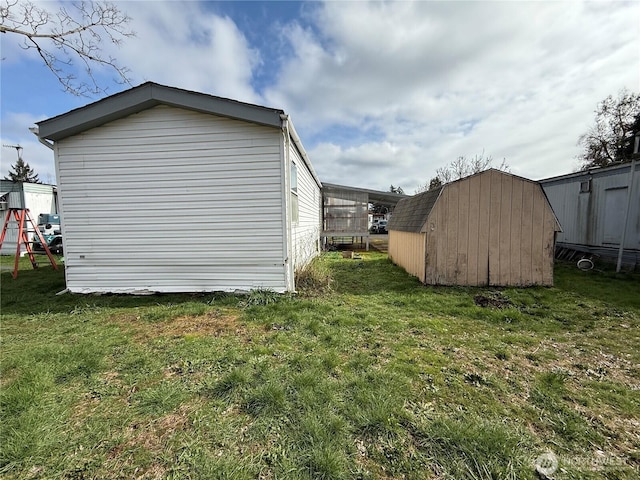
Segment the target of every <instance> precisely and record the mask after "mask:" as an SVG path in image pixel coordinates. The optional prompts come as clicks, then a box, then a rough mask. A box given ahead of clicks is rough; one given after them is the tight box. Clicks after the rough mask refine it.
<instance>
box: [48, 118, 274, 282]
mask: <svg viewBox="0 0 640 480" xmlns="http://www.w3.org/2000/svg"><path fill="white" fill-rule="evenodd" d="M281 142H282V133H281V131H280V130H278V129H276V128H271V127H265V126H259V125H255V124H252V123H248V122H243V121H238V120H231V119H228V118H224V117H217V116H215V115H208V114H202V113H197V112H193V111H189V110H184V109H179V108H174V107H169V106H157V107H154V108H152V109H149V110H145V111H143V112H140V113H137V114H134V115H131V116H129V117H125V118H122V119H119V120H115V121H113V122H111V123H108V124H105V125H103V126H100V127H97V128H94V129H92V130H88V131H86V132H84V133H82V134H78V135H75V136H72V137H69V138H66V139H64V140H61V141H59V142H57V143H56V167H57V175H58V180H59V184H60V204H61V213H62V218H63V231H64V242H65V244H64V247H65V261H66V275H67V287H68V288H69V290H70V291H72V292H77V293H91V292H132V293H133V292H145V291H149V292H181V291H184V292H194V291H234V290H248V289H251V288H270V289H273V290H276V291H284V290H286V287H287V286H286V281H285V266H284V258H283V249H282V245H283V241H284V239H283V232H284V228H283V222H284V213H283V211H282V205H281V182H282V181H281V179H282V175H283V172H282V162H281V157H280V148H281Z"/></svg>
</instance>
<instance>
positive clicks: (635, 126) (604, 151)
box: [578, 89, 640, 168]
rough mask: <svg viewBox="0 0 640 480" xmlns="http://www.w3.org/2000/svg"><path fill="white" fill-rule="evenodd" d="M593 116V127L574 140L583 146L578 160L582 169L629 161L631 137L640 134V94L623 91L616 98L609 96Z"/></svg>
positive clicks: (631, 151)
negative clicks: (639, 132) (594, 117)
mask: <svg viewBox="0 0 640 480" xmlns="http://www.w3.org/2000/svg"><path fill="white" fill-rule="evenodd" d="M595 114H596V119H595V120H596V121H595V124H594V125H593V126H592V127H591V128H590V129H589V131H588V132H587V133H585V134H584V135H582V136H581V137H580V139H579V140H578V144H579V145H582V146H583V147H584V151H583V152H582V154H581V155H579V157H578V158H579V160H580V161H581V163H582V168H588V167H604V166H607V165H609V164H611V163H614V162H630V161H631V157H632V154H633V137H634V135H635V133H636V132H638V131H640V94H638V93H632V92H629V91H628V90H626V89H623V90H621V91H620V93H619V94H618V98H613V97H612V96H611V95H609V96H608V97H607V98H605V99H604V100H603V101H601V102H600V103H599V104H598V108H596V110H595Z"/></svg>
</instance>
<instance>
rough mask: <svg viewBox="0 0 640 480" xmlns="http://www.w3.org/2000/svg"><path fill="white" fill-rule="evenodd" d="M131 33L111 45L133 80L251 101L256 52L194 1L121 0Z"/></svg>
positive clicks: (223, 19) (230, 22)
mask: <svg viewBox="0 0 640 480" xmlns="http://www.w3.org/2000/svg"><path fill="white" fill-rule="evenodd" d="M123 8H125V9H126V11H127V13H128V15H130V16H131V17H132V19H133V21H132V23H131V28H132V29H133V30H134V31H135V32H136V37H135V38H133V39H130V40H127V41H126V42H124V43H123V45H122V47H121V48H120V49H118V50H115V51H113V52H112V53H113V55H114V56H115V57H117V58H118V60H119V62H120V63H121V64H123V65H127V66H129V68H131V70H132V72H133V75H134V79H135V80H136V81H137V82H142V81H147V80H148V81H153V82H158V83H164V84H167V85H170V86H175V87H179V88H185V89H190V90H195V91H199V92H204V93H209V94H212V95H219V96H223V97H230V98H234V99H236V100H241V101H247V102H256V101H259V100H260V99H259V97H258V96H257V95H256V93H255V92H254V90H253V88H252V87H251V79H252V72H253V69H254V68H256V67H257V65H258V64H259V62H260V55H259V52H258V51H257V50H255V49H252V48H250V46H249V44H248V42H247V40H246V38H245V36H244V35H243V33H242V32H241V31H240V30H239V29H238V28H237V26H236V24H235V23H234V22H233V20H231V19H230V18H228V17H223V16H219V15H216V14H215V13H212V12H208V11H205V10H204V9H203V8H202V7H201V6H200V5H199V4H198V3H196V2H156V3H153V4H149V3H147V2H132V3H126V4H124V5H123Z"/></svg>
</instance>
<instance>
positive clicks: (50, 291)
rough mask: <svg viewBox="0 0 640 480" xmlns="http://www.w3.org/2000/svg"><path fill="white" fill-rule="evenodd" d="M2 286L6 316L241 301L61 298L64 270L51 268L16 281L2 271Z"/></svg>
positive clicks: (0, 301)
mask: <svg viewBox="0 0 640 480" xmlns="http://www.w3.org/2000/svg"><path fill="white" fill-rule="evenodd" d="M0 285H1V291H0V308H1V310H2V314H3V315H11V314H40V313H46V312H49V313H69V312H71V311H73V310H77V309H78V308H84V307H87V306H91V307H94V308H114V309H115V308H130V307H143V306H168V305H178V304H183V303H189V302H211V301H212V300H214V299H216V300H221V301H225V302H226V303H232V304H235V303H237V301H238V300H237V298H236V297H234V296H233V295H227V294H224V293H193V294H184V293H182V294H154V295H120V294H117V295H116V294H106V295H96V294H87V295H82V294H73V293H68V292H67V293H63V294H60V295H58V293H60V292H62V291H63V290H65V288H66V286H65V279H64V267H61V268H60V269H59V270H57V271H56V270H54V269H53V267H51V266H50V265H46V266H42V267H40V268H38V269H36V270H20V271H19V272H18V278H16V279H14V278H12V276H11V271H6V270H5V271H2V273H1V274H0Z"/></svg>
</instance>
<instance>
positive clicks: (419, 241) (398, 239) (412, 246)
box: [388, 230, 425, 282]
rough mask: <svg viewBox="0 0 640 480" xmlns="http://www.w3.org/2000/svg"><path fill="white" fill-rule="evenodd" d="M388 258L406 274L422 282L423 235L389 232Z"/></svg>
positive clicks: (423, 271) (423, 273)
mask: <svg viewBox="0 0 640 480" xmlns="http://www.w3.org/2000/svg"><path fill="white" fill-rule="evenodd" d="M388 253H389V258H390V259H391V260H392V261H393V262H394V263H395V264H396V265H400V266H401V267H402V268H404V269H405V270H406V271H407V272H408V273H410V274H411V275H414V276H416V277H418V279H419V280H420V281H421V282H424V278H425V277H424V275H425V270H424V267H425V262H424V258H425V234H424V233H412V232H401V231H397V230H391V231H390V232H389V252H388Z"/></svg>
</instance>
